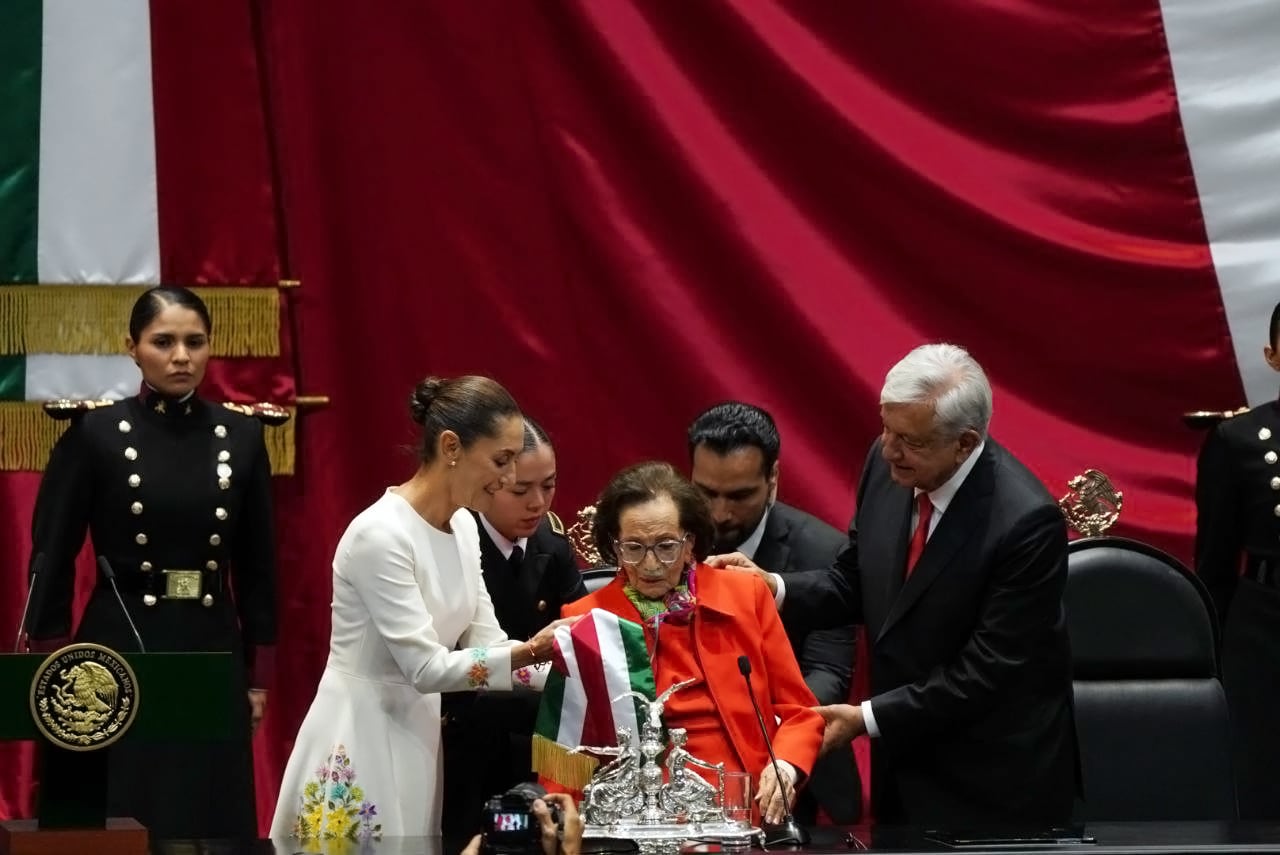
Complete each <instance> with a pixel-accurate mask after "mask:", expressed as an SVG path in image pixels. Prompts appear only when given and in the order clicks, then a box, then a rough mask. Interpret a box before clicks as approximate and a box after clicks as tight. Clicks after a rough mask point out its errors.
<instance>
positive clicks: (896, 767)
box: [785, 438, 1078, 827]
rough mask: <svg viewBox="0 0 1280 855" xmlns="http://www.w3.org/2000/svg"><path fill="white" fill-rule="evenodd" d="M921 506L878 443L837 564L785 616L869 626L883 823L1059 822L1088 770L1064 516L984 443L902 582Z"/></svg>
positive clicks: (792, 593)
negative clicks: (1077, 701) (1080, 738)
mask: <svg viewBox="0 0 1280 855" xmlns="http://www.w3.org/2000/svg"><path fill="white" fill-rule="evenodd" d="M912 505H913V495H912V491H911V490H910V489H908V488H905V487H901V486H899V485H897V484H895V483H894V482H893V481H892V479H891V478H890V477H889V469H888V464H887V463H886V462H885V461H884V459H883V458H882V456H881V454H880V443H879V441H877V442H876V443H874V444H873V445H872V448H871V451H870V453H869V454H868V457H867V461H866V465H865V466H864V468H863V473H862V480H861V482H860V484H859V486H858V509H857V513H856V515H855V517H854V524H853V526H852V527H851V530H850V533H849V541H848V544H847V545H846V547H845V549H844V551H843V552H841V554H840V557H839V558H838V559H837V561H836V563H835V565H834V566H832V567H830V568H828V569H827V570H825V571H818V572H814V573H804V574H795V575H793V576H791V577H789V578H788V580H787V595H786V603H785V609H786V611H787V612H788V613H791V612H793V611H794V610H797V609H798V610H802V611H804V612H806V613H808V614H809V616H810V617H811V619H813V620H814V621H823V622H825V623H827V624H838V623H842V622H845V621H848V620H849V619H850V618H852V619H854V620H855V621H858V622H865V624H866V627H867V633H868V636H869V638H870V639H871V647H872V649H871V663H872V667H871V684H872V692H873V695H872V698H871V705H872V709H873V711H874V713H875V718H876V723H877V725H878V726H879V728H880V733H881V735H880V737H879V738H876V739H873V740H872V763H873V770H874V773H873V775H872V788H873V789H872V803H873V805H874V806H875V810H876V817H877V820H878V821H884V822H904V821H905V822H910V823H913V824H925V825H934V826H949V827H961V826H967V827H977V826H990V825H995V824H1003V823H1046V822H1064V821H1066V820H1067V819H1069V817H1070V814H1071V809H1072V802H1073V800H1074V797H1075V795H1076V793H1077V791H1078V774H1077V770H1078V764H1077V754H1076V742H1075V727H1074V723H1073V720H1072V710H1071V659H1070V647H1069V643H1068V638H1067V630H1066V623H1065V619H1064V614H1063V607H1062V594H1063V589H1064V588H1065V586H1066V579H1067V534H1066V524H1065V521H1064V520H1063V517H1062V514H1061V512H1060V511H1059V509H1058V507H1057V505H1056V503H1055V502H1054V500H1053V498H1052V497H1051V496H1050V495H1049V494H1048V492H1047V491H1046V490H1045V488H1044V486H1043V485H1042V484H1041V483H1040V482H1039V480H1037V479H1036V477H1035V476H1034V475H1032V474H1031V472H1030V471H1028V470H1027V469H1026V468H1025V467H1024V466H1023V465H1022V464H1021V463H1019V462H1018V461H1017V460H1016V459H1015V458H1014V457H1013V456H1012V455H1011V454H1009V452H1007V451H1006V450H1005V449H1004V448H1002V447H1001V446H1000V445H999V444H997V443H996V442H995V441H994V440H992V439H990V438H988V439H987V442H986V445H985V447H984V448H983V451H982V454H981V455H980V456H979V458H978V461H977V462H976V464H975V466H974V468H973V470H972V471H971V472H970V473H969V476H968V478H967V479H966V480H965V482H964V484H963V485H962V486H961V487H960V490H959V491H958V493H957V494H956V496H955V498H954V499H953V500H952V502H951V504H950V506H949V507H948V508H947V511H946V513H945V514H944V515H943V516H942V518H941V520H940V521H939V523H938V526H937V528H936V529H935V530H934V532H933V535H932V536H931V537H930V538H929V541H928V543H927V545H926V546H925V549H924V552H923V553H922V555H921V557H920V560H919V563H918V564H917V565H916V568H915V571H914V572H913V573H912V574H911V577H910V578H909V579H907V580H906V582H905V583H904V581H903V578H904V568H905V565H906V553H907V544H908V541H909V531H910V525H911V511H912Z"/></svg>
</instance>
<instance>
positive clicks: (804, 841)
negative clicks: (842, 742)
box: [738, 656, 809, 848]
mask: <svg viewBox="0 0 1280 855" xmlns="http://www.w3.org/2000/svg"><path fill="white" fill-rule="evenodd" d="M738 671H739V672H741V674H742V679H744V680H746V681H747V697H749V698H751V708H752V709H754V710H755V711H756V721H757V722H759V723H760V735H761V736H763V737H764V747H765V748H767V749H769V762H771V763H772V764H773V774H775V775H777V776H778V787H779V788H782V809H783V810H784V811H786V813H787V815H786V817H785V818H784V819H783V820H782V822H781V823H779V824H778V825H766V824H765V822H764V821H763V819H762V820H761V822H760V830H761V831H762V832H763V835H762V836H763V837H764V845H765V848H768V847H770V846H807V845H808V844H809V832H808V831H807V830H806V829H805V828H803V827H802V826H801V825H800V824H799V823H798V822H796V818H795V817H794V816H792V815H791V807H790V806H789V805H788V804H787V792H786V789H785V787H784V782H785V781H786V780H787V779H786V778H785V777H783V775H782V770H781V769H780V768H778V758H777V756H776V755H775V754H774V753H773V741H772V740H771V739H769V729H768V728H767V727H765V726H764V716H763V715H761V714H760V704H759V703H757V701H756V693H755V692H753V691H752V690H751V660H750V659H748V658H747V657H745V656H739V657H738Z"/></svg>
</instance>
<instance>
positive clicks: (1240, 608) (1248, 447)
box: [1196, 304, 1280, 820]
mask: <svg viewBox="0 0 1280 855" xmlns="http://www.w3.org/2000/svg"><path fill="white" fill-rule="evenodd" d="M1270 333H1271V337H1270V340H1269V342H1268V344H1267V345H1266V346H1265V347H1263V349H1262V356H1263V358H1264V359H1266V361H1267V364H1268V365H1270V366H1271V367H1272V368H1273V369H1275V370H1276V371H1280V304H1278V305H1276V307H1275V308H1274V309H1273V310H1272V312H1271V329H1270ZM1242 567H1243V569H1244V575H1243V576H1241V572H1240V571H1241V568H1242ZM1196 573H1197V574H1199V576H1200V578H1201V579H1202V580H1203V581H1204V583H1205V585H1206V586H1207V587H1208V588H1209V592H1210V594H1212V595H1213V601H1214V604H1215V605H1216V606H1217V609H1218V614H1219V616H1220V617H1221V619H1222V685H1223V688H1224V689H1226V692H1227V702H1228V704H1229V705H1230V707H1231V723H1232V742H1233V747H1234V766H1235V773H1236V788H1237V791H1238V794H1239V800H1240V817H1241V819H1251V820H1277V819H1280V773H1278V772H1277V767H1280V728H1278V727H1277V722H1276V714H1277V712H1280V402H1277V401H1275V400H1271V401H1268V402H1266V403H1265V404H1262V405H1260V406H1257V407H1254V408H1253V409H1251V410H1249V411H1248V412H1245V413H1241V414H1239V415H1236V416H1233V417H1232V418H1229V419H1226V420H1225V421H1223V422H1220V423H1219V424H1218V425H1217V427H1215V428H1214V429H1213V430H1212V431H1211V432H1210V433H1209V436H1208V437H1207V438H1206V440H1205V444H1204V447H1203V448H1202V449H1201V450H1200V459H1199V464H1198V466H1197V470H1196Z"/></svg>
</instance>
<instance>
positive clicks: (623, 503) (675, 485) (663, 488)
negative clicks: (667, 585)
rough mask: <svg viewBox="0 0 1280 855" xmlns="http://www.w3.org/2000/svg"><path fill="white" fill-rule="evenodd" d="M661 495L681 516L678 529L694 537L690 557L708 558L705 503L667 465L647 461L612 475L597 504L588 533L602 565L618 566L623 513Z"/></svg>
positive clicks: (708, 524)
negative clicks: (616, 547) (615, 543)
mask: <svg viewBox="0 0 1280 855" xmlns="http://www.w3.org/2000/svg"><path fill="white" fill-rule="evenodd" d="M660 496H670V497H671V501H673V502H675V505H676V511H677V513H678V514H679V517H680V527H681V528H683V529H684V530H685V531H686V532H688V533H689V534H691V535H693V557H694V558H696V559H697V560H699V561H701V560H702V559H704V558H706V557H707V550H709V549H710V548H711V539H712V536H713V535H714V534H715V527H714V526H713V525H712V523H711V509H710V508H709V507H708V506H707V500H706V499H705V498H704V497H703V495H702V493H701V491H699V490H698V488H697V487H695V486H693V484H691V483H690V482H689V480H688V479H687V478H685V477H684V476H683V475H681V474H680V473H679V472H677V471H676V468H675V467H674V466H672V465H671V464H670V463H664V462H662V461H659V460H650V461H647V462H645V463H637V464H635V465H634V466H628V467H627V468H626V469H623V470H622V471H621V472H619V473H618V474H617V475H614V476H613V479H612V480H611V481H610V482H609V484H608V485H607V486H606V487H605V488H604V491H603V492H602V493H601V494H600V499H599V501H598V502H596V519H595V524H594V525H593V526H592V530H591V534H592V536H593V537H595V541H596V549H598V550H600V557H601V559H602V560H603V561H604V562H605V563H607V564H614V565H616V564H617V563H618V555H617V553H616V552H615V551H614V548H613V542H614V541H615V540H617V539H618V531H619V530H620V528H621V525H620V523H619V520H620V519H621V517H622V512H623V511H625V510H627V509H628V508H633V507H635V506H636V505H643V504H644V503H646V502H649V501H651V500H653V499H656V498H659V497H660Z"/></svg>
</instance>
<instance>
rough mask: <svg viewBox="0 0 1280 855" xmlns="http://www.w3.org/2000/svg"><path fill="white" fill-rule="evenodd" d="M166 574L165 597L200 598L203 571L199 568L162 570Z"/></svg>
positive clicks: (180, 598) (178, 598)
mask: <svg viewBox="0 0 1280 855" xmlns="http://www.w3.org/2000/svg"><path fill="white" fill-rule="evenodd" d="M160 572H161V573H163V574H164V598H165V599H166V600H198V599H200V587H201V585H200V582H201V578H200V577H201V575H202V574H201V573H200V571H199V570H161V571H160Z"/></svg>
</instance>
